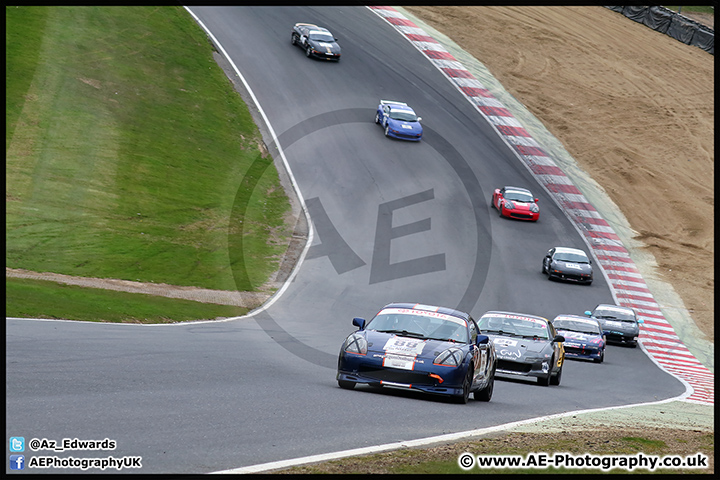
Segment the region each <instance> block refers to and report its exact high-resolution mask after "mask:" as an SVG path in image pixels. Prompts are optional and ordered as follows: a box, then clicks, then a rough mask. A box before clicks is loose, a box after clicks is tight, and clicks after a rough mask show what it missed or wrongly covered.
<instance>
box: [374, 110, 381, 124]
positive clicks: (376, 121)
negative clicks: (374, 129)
mask: <svg viewBox="0 0 720 480" xmlns="http://www.w3.org/2000/svg"><path fill="white" fill-rule="evenodd" d="M375 123H377V124H378V125H380V114H379V113H375Z"/></svg>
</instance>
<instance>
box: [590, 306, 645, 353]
mask: <svg viewBox="0 0 720 480" xmlns="http://www.w3.org/2000/svg"><path fill="white" fill-rule="evenodd" d="M585 315H587V316H588V317H592V318H594V319H596V320H597V321H598V322H600V326H601V327H602V331H603V335H604V336H605V338H606V339H607V341H608V343H619V344H622V345H630V346H631V347H637V338H638V335H640V326H639V324H640V323H644V322H643V319H642V318H637V313H636V312H635V309H634V308H632V307H621V306H618V305H609V304H604V303H601V304H600V305H598V306H596V307H595V310H593V311H592V312H591V311H589V310H588V311H586V312H585Z"/></svg>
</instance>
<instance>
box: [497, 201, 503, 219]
mask: <svg viewBox="0 0 720 480" xmlns="http://www.w3.org/2000/svg"><path fill="white" fill-rule="evenodd" d="M498 215H500V216H501V217H502V216H503V206H502V203H501V204H500V206H499V207H498Z"/></svg>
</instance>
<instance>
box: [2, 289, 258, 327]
mask: <svg viewBox="0 0 720 480" xmlns="http://www.w3.org/2000/svg"><path fill="white" fill-rule="evenodd" d="M5 296H6V298H7V302H8V303H9V304H12V305H14V306H15V307H14V309H13V312H12V314H10V312H7V315H8V316H12V317H21V318H55V319H65V320H90V321H95V322H111V323H171V322H186V321H191V320H215V319H219V318H229V317H238V316H241V315H245V314H246V313H247V312H248V309H247V308H242V307H233V306H226V305H214V304H207V303H199V302H192V301H188V300H176V299H172V298H166V297H157V296H153V295H142V294H133V293H126V292H116V291H114V290H99V289H95V288H85V287H77V286H73V285H62V284H60V285H58V284H56V283H54V282H48V281H43V280H28V279H19V278H8V279H7V280H6V282H5ZM38 300H40V303H37V302H38Z"/></svg>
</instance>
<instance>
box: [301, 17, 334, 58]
mask: <svg viewBox="0 0 720 480" xmlns="http://www.w3.org/2000/svg"><path fill="white" fill-rule="evenodd" d="M291 41H292V44H293V45H297V46H298V47H300V48H302V49H303V50H305V55H307V56H308V57H315V58H322V59H324V60H335V61H340V50H341V49H340V45H338V44H337V38H335V37H334V36H333V34H332V33H330V31H329V30H328V29H327V28H323V27H318V26H317V25H314V24H312V23H296V24H295V25H294V26H293V28H292V38H291Z"/></svg>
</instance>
